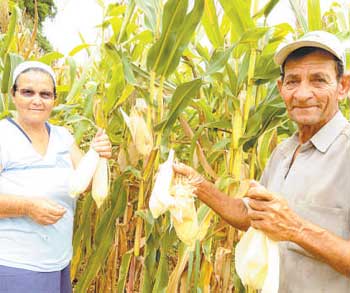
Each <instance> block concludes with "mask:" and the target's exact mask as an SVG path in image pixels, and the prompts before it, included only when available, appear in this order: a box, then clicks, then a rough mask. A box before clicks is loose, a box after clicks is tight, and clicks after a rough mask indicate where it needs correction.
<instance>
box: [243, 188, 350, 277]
mask: <svg viewBox="0 0 350 293" xmlns="http://www.w3.org/2000/svg"><path fill="white" fill-rule="evenodd" d="M247 196H248V197H249V198H250V200H249V206H250V207H251V208H252V209H251V210H250V211H249V213H248V214H249V218H250V220H251V222H250V223H251V226H252V227H254V228H256V229H258V230H261V231H263V232H264V233H265V234H266V235H267V236H269V237H270V238H271V239H274V240H277V241H291V242H294V243H296V244H298V245H299V246H301V247H302V248H304V249H305V250H306V251H308V252H309V253H310V254H312V255H313V256H314V257H316V258H318V259H320V260H321V261H323V262H325V263H327V264H328V265H330V266H331V267H333V268H334V269H335V270H337V271H338V272H340V273H342V274H344V275H346V276H348V277H350V241H349V240H345V239H342V238H340V237H338V236H336V235H334V234H333V233H331V232H329V231H327V230H326V229H323V228H321V227H318V226H317V225H314V224H312V223H310V222H308V221H306V220H305V219H303V218H301V217H300V216H298V215H297V214H296V213H295V212H293V211H292V210H291V209H290V208H289V206H288V203H287V201H286V200H284V199H281V198H278V197H276V196H275V195H273V194H272V193H270V192H268V191H267V190H266V189H265V188H264V187H263V186H262V185H260V184H258V183H257V182H254V183H253V184H252V186H251V188H250V189H249V191H248V193H247Z"/></svg>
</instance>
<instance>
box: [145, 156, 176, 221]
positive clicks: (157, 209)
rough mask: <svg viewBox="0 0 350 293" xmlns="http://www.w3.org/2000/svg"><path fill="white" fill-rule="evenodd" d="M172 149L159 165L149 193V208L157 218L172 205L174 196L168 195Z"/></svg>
mask: <svg viewBox="0 0 350 293" xmlns="http://www.w3.org/2000/svg"><path fill="white" fill-rule="evenodd" d="M173 162H174V151H173V150H170V152H169V156H168V159H167V160H166V161H165V162H164V163H163V164H161V165H160V166H159V169H158V174H157V177H156V181H155V183H154V187H153V190H152V193H151V197H150V201H149V208H150V210H151V213H152V216H153V218H155V219H156V218H158V217H159V216H160V215H161V214H163V213H165V212H166V211H167V210H168V209H169V207H170V206H172V205H174V198H173V197H172V196H171V195H170V186H171V181H172V179H173V173H174V172H173V166H172V165H173Z"/></svg>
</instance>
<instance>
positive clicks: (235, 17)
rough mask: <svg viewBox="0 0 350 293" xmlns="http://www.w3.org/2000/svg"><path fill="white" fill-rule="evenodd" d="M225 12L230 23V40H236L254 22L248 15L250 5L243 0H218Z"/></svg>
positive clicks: (252, 26)
mask: <svg viewBox="0 0 350 293" xmlns="http://www.w3.org/2000/svg"><path fill="white" fill-rule="evenodd" d="M219 2H220V4H221V6H222V8H223V9H224V12H225V14H226V15H227V16H228V18H229V19H230V21H231V24H232V30H231V34H232V41H237V40H238V39H239V38H240V37H241V36H242V35H243V34H244V32H246V31H247V30H248V29H251V28H254V27H255V24H254V22H253V20H252V18H251V17H250V5H249V3H248V1H244V0H235V1H232V0H219Z"/></svg>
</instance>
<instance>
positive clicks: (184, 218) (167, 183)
mask: <svg viewBox="0 0 350 293" xmlns="http://www.w3.org/2000/svg"><path fill="white" fill-rule="evenodd" d="M173 161H174V150H170V152H169V157H168V159H167V161H165V162H164V163H163V164H161V165H160V166H159V169H158V174H157V176H156V181H155V184H154V187H153V190H152V194H151V197H150V201H149V208H150V210H151V213H152V216H153V217H154V218H158V217H159V216H160V215H161V214H163V213H165V212H166V211H168V210H169V211H170V216H171V221H172V224H173V226H174V228H175V232H176V234H177V236H178V237H179V239H180V240H181V241H182V242H184V243H185V244H186V245H188V246H190V247H191V248H194V244H195V242H196V240H197V239H198V237H199V225H198V217H197V211H196V207H195V204H194V194H193V191H194V189H193V187H192V186H191V185H190V184H189V183H188V180H187V179H186V178H182V177H177V178H173V177H174V174H173V173H174V172H173V167H172V165H173ZM186 180H187V181H186Z"/></svg>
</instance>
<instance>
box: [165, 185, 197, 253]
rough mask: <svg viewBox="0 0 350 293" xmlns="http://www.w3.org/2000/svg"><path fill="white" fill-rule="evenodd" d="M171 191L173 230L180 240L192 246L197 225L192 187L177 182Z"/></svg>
mask: <svg viewBox="0 0 350 293" xmlns="http://www.w3.org/2000/svg"><path fill="white" fill-rule="evenodd" d="M171 193H172V194H173V195H174V198H175V205H174V206H171V207H170V214H171V220H172V222H173V225H174V228H175V232H176V234H177V236H178V237H179V238H180V240H181V241H182V242H184V243H185V244H186V245H188V246H190V247H192V248H194V245H195V243H196V240H197V236H198V232H199V225H198V217H197V210H196V207H195V205H194V198H193V193H192V188H189V187H187V186H186V185H182V184H179V183H178V184H176V185H175V186H173V187H172V188H171Z"/></svg>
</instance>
